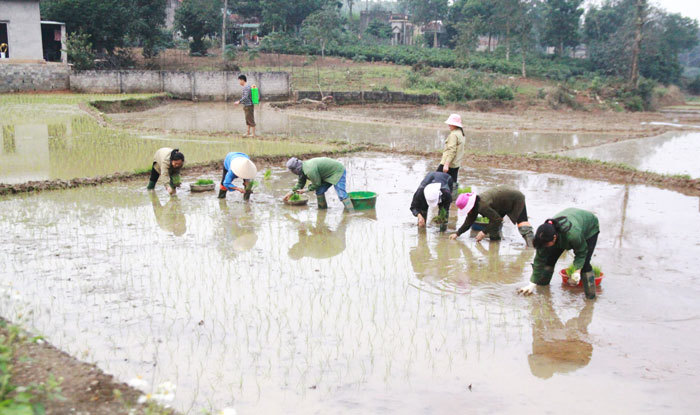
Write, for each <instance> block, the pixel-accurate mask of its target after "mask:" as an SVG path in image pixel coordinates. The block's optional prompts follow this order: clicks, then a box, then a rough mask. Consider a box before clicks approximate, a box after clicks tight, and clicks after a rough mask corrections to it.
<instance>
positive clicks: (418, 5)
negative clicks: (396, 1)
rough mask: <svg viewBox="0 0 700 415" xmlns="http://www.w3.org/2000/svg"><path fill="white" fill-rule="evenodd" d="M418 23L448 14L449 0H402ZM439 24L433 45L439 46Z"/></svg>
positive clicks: (428, 21) (440, 18)
mask: <svg viewBox="0 0 700 415" xmlns="http://www.w3.org/2000/svg"><path fill="white" fill-rule="evenodd" d="M401 2H402V3H404V4H405V7H406V8H407V9H408V11H409V12H410V13H411V15H412V19H413V21H414V22H416V23H421V24H424V25H426V24H428V23H430V22H434V21H438V20H442V19H443V18H444V16H445V15H446V14H447V0H401ZM437 38H438V34H437V25H436V27H435V31H434V32H433V47H437V46H438V40H437Z"/></svg>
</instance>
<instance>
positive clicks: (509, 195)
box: [479, 186, 525, 235]
mask: <svg viewBox="0 0 700 415" xmlns="http://www.w3.org/2000/svg"><path fill="white" fill-rule="evenodd" d="M524 208H525V195H524V194H522V193H521V192H520V190H518V189H515V188H513V187H509V186H497V187H493V188H491V189H488V190H487V191H485V192H483V193H479V214H480V215H481V216H483V217H485V218H488V219H489V224H488V226H486V229H485V230H484V233H485V234H488V235H498V231H499V230H500V229H501V226H502V224H503V217H504V216H506V215H507V216H508V217H509V218H510V220H511V221H512V222H513V223H517V220H518V217H519V216H520V213H521V212H522V211H523V209H524Z"/></svg>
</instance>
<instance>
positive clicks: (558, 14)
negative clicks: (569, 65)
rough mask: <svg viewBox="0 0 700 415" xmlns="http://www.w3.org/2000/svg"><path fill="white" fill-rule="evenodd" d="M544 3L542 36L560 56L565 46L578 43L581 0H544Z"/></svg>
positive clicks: (581, 12) (581, 9) (581, 11)
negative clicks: (543, 29) (543, 30)
mask: <svg viewBox="0 0 700 415" xmlns="http://www.w3.org/2000/svg"><path fill="white" fill-rule="evenodd" d="M545 4H546V9H545V33H544V38H545V40H546V41H548V42H549V44H550V45H553V46H555V47H556V48H557V51H558V52H559V55H560V56H561V55H563V54H564V48H565V47H567V46H576V45H578V42H579V30H578V29H579V22H580V20H581V15H583V8H581V4H583V0H545Z"/></svg>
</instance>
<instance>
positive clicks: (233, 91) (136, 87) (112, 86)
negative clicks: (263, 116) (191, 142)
mask: <svg viewBox="0 0 700 415" xmlns="http://www.w3.org/2000/svg"><path fill="white" fill-rule="evenodd" d="M238 75H239V74H238V73H237V72H219V71H199V72H175V71H140V70H130V71H76V72H72V73H71V75H70V89H71V90H72V91H77V92H87V93H134V92H167V93H170V94H172V95H174V96H176V97H178V98H182V99H193V100H194V99H198V100H203V101H237V100H238V99H240V97H241V90H242V88H241V86H240V85H239V84H238ZM246 76H247V77H248V83H249V84H250V85H257V86H258V88H259V89H260V97H261V100H262V101H281V100H287V99H289V98H290V97H291V91H290V83H289V73H288V72H253V73H246Z"/></svg>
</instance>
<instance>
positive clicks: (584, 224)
mask: <svg viewBox="0 0 700 415" xmlns="http://www.w3.org/2000/svg"><path fill="white" fill-rule="evenodd" d="M562 216H563V217H564V218H565V219H563V221H562V225H563V227H564V228H565V229H566V228H569V229H568V231H558V232H557V241H556V242H555V243H554V246H553V247H551V248H540V249H538V250H537V254H536V255H535V261H534V262H533V263H532V277H530V281H531V282H533V283H535V284H538V285H547V284H549V281H550V280H551V279H552V274H553V273H554V269H553V268H552V267H551V266H550V267H548V266H547V262H548V261H547V260H548V259H549V255H556V256H557V259H558V258H559V256H560V255H561V253H562V252H563V251H568V250H569V249H573V250H574V267H575V268H576V269H577V270H578V269H581V268H583V264H584V263H585V262H586V256H587V255H588V244H587V243H586V240H587V239H589V238H591V237H592V236H594V235H595V234H597V233H598V232H600V228H599V226H598V218H597V217H596V216H595V215H594V214H593V213H591V212H589V211H587V210H583V209H576V208H568V209H564V210H563V211H561V212H559V213H557V214H556V215H554V218H559V217H562ZM569 226H570V227H569ZM549 262H550V263H551V262H552V261H549Z"/></svg>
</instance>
